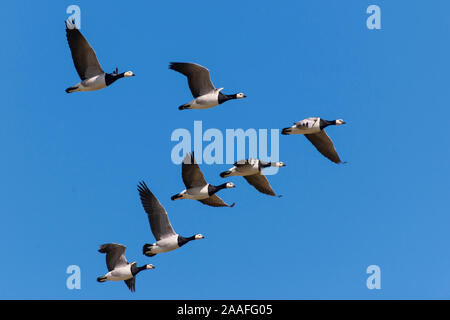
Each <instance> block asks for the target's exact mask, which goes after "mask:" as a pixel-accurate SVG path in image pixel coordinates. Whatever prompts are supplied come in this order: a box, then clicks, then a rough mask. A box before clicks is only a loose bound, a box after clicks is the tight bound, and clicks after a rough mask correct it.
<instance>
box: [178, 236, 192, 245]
mask: <svg viewBox="0 0 450 320" xmlns="http://www.w3.org/2000/svg"><path fill="white" fill-rule="evenodd" d="M192 240H195V235H194V236H192V237H187V238H185V237H182V236H178V246H179V247H181V246H184V245H185V244H186V243H188V242H189V241H192Z"/></svg>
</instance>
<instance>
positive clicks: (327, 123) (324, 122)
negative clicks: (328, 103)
mask: <svg viewBox="0 0 450 320" xmlns="http://www.w3.org/2000/svg"><path fill="white" fill-rule="evenodd" d="M333 125H336V120H331V121H329V120H324V119H320V129H323V128H326V127H328V126H333Z"/></svg>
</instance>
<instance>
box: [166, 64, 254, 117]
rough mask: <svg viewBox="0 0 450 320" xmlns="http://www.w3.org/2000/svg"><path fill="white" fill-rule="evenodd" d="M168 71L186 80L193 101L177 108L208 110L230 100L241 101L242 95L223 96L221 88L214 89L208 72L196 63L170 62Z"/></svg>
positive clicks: (243, 96)
mask: <svg viewBox="0 0 450 320" xmlns="http://www.w3.org/2000/svg"><path fill="white" fill-rule="evenodd" d="M169 69H172V70H175V71H178V72H180V73H182V74H184V75H185V76H186V77H187V78H188V83H189V88H190V89H191V93H192V96H193V97H194V100H192V101H191V102H189V103H186V104H183V105H182V106H180V107H178V109H179V110H184V109H208V108H212V107H215V106H218V105H219V104H222V103H224V102H226V101H228V100H232V99H242V98H245V97H246V95H244V94H243V93H236V94H223V93H222V92H220V91H221V90H223V88H219V89H216V88H215V87H214V85H213V84H212V82H211V78H210V76H209V70H208V69H206V68H205V67H203V66H201V65H198V64H196V63H186V62H171V63H170V66H169Z"/></svg>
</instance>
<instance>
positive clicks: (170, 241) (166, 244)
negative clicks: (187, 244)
mask: <svg viewBox="0 0 450 320" xmlns="http://www.w3.org/2000/svg"><path fill="white" fill-rule="evenodd" d="M151 248H152V249H151V252H152V253H161V252H169V251H172V250H175V249H178V248H179V246H178V235H177V234H176V235H173V236H170V237H168V238H164V239H161V240H159V241H156V242H155V243H154V244H153V246H152V247H151Z"/></svg>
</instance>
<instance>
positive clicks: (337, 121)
mask: <svg viewBox="0 0 450 320" xmlns="http://www.w3.org/2000/svg"><path fill="white" fill-rule="evenodd" d="M341 124H345V121H344V120H342V119H337V120H336V125H337V126H339V125H341Z"/></svg>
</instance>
